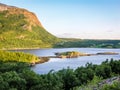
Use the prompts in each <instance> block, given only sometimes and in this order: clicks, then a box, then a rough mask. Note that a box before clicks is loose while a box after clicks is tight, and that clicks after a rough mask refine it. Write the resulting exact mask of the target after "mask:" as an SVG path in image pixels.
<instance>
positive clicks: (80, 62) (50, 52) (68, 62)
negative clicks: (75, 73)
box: [18, 48, 120, 74]
mask: <svg viewBox="0 0 120 90" xmlns="http://www.w3.org/2000/svg"><path fill="white" fill-rule="evenodd" d="M18 51H22V52H25V53H31V54H34V55H37V56H54V53H56V52H66V51H78V52H83V53H88V54H96V53H100V52H116V53H119V55H95V56H81V57H78V58H51V59H50V60H49V61H48V62H45V63H43V64H37V65H35V66H33V67H32V70H33V71H35V72H36V73H38V74H45V73H48V72H49V71H50V70H54V71H58V70H60V69H63V68H68V67H69V68H73V69H75V68H77V67H79V66H85V64H86V63H87V62H89V63H93V64H101V62H103V61H105V60H106V59H109V60H110V59H111V58H113V59H115V60H118V59H120V49H105V48H104V49H101V48H58V49H54V48H50V49H37V50H18Z"/></svg>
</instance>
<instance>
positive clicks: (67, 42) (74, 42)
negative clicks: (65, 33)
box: [54, 38, 120, 48]
mask: <svg viewBox="0 0 120 90" xmlns="http://www.w3.org/2000/svg"><path fill="white" fill-rule="evenodd" d="M62 40H63V41H62V42H60V43H57V44H56V45H54V47H57V48H71V47H90V48H120V40H87V39H85V40H84V39H83V40H82V39H69V38H68V39H66V38H62Z"/></svg>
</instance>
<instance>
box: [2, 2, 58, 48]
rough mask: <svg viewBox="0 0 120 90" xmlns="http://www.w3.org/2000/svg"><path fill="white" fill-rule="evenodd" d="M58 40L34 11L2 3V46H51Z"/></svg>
mask: <svg viewBox="0 0 120 90" xmlns="http://www.w3.org/2000/svg"><path fill="white" fill-rule="evenodd" d="M56 41H59V40H58V38H56V37H55V36H53V35H52V34H50V33H49V32H47V31H46V30H45V29H44V27H43V26H42V24H41V22H40V21H39V20H38V18H37V16H36V15H35V14H34V13H33V12H30V11H28V10H26V9H23V8H18V7H15V6H8V5H5V4H1V3H0V42H1V43H0V48H29V47H30V48H32V47H35V48H36V47H37V48H40V47H49V46H51V45H52V44H54V43H55V42H56ZM6 44H8V45H7V46H5V45H6Z"/></svg>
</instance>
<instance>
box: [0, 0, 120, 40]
mask: <svg viewBox="0 0 120 90" xmlns="http://www.w3.org/2000/svg"><path fill="white" fill-rule="evenodd" d="M0 3H4V4H7V5H12V6H17V7H20V8H25V9H27V10H29V11H31V12H34V13H35V14H36V15H37V17H38V19H39V20H40V22H41V23H42V25H43V26H44V27H45V29H46V30H47V31H48V32H50V33H52V34H54V35H56V36H58V37H63V38H65V37H66V38H81V39H119V40H120V12H119V8H120V0H59V1H58V0H34V1H30V0H25V1H24V0H16V1H15V0H0Z"/></svg>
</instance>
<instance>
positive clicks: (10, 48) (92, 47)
mask: <svg viewBox="0 0 120 90" xmlns="http://www.w3.org/2000/svg"><path fill="white" fill-rule="evenodd" d="M50 48H53V49H61V48H96V47H60V48H59V47H58V48H57V47H45V48H40V47H38V48H37V47H36V48H10V49H0V50H38V49H50ZM96 49H97V48H96ZM98 49H120V48H98Z"/></svg>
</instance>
